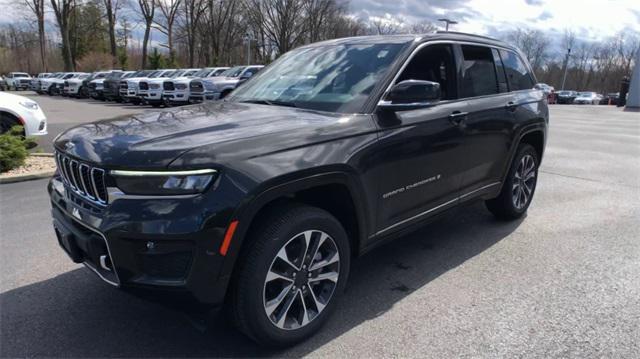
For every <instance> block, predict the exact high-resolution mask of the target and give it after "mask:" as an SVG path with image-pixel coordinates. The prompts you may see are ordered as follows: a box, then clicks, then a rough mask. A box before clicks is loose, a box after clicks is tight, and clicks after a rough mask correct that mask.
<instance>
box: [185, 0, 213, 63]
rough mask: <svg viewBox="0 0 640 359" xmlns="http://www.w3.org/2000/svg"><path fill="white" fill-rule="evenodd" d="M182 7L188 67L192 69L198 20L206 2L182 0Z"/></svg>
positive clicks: (205, 6)
mask: <svg viewBox="0 0 640 359" xmlns="http://www.w3.org/2000/svg"><path fill="white" fill-rule="evenodd" d="M183 5H184V6H183V13H184V24H183V31H184V33H185V37H186V40H187V51H188V61H189V67H193V66H194V63H195V53H196V39H197V36H198V31H199V26H200V19H201V18H202V15H203V14H204V13H205V11H206V9H207V1H206V0H184V2H183Z"/></svg>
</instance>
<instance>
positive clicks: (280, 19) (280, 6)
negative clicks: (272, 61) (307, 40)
mask: <svg viewBox="0 0 640 359" xmlns="http://www.w3.org/2000/svg"><path fill="white" fill-rule="evenodd" d="M261 1H262V0H251V2H252V3H251V4H250V6H255V7H259V4H258V3H259V2H261ZM262 5H263V6H262V11H263V14H264V16H263V18H262V20H263V22H262V26H263V27H264V31H265V33H266V35H267V37H268V39H269V40H270V41H273V43H274V44H275V46H276V48H277V51H278V54H284V53H285V52H287V51H289V50H291V49H293V48H294V47H295V46H296V45H297V44H300V43H301V40H302V38H303V36H304V34H305V29H306V21H305V20H306V19H305V1H304V0H272V1H266V2H264V3H263V4H262Z"/></svg>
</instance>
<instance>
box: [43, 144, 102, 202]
mask: <svg viewBox="0 0 640 359" xmlns="http://www.w3.org/2000/svg"><path fill="white" fill-rule="evenodd" d="M56 164H57V165H58V172H60V174H61V175H62V178H63V179H64V181H65V183H67V184H68V185H69V187H71V189H73V190H74V191H75V192H76V193H78V194H79V195H81V196H82V197H85V198H87V199H89V200H91V201H94V202H98V203H100V204H107V200H108V198H107V187H106V183H105V171H104V170H103V169H101V168H97V167H92V166H89V165H88V164H86V163H82V162H78V161H76V160H74V159H71V158H69V157H67V156H65V155H63V154H60V153H56Z"/></svg>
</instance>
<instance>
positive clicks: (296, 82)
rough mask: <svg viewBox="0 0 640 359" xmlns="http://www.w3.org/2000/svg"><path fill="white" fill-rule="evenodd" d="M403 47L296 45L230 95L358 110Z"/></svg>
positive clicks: (269, 101)
mask: <svg viewBox="0 0 640 359" xmlns="http://www.w3.org/2000/svg"><path fill="white" fill-rule="evenodd" d="M405 46H406V43H401V44H398V43H375V44H360V43H359V44H339V45H324V46H312V47H303V48H298V49H296V50H293V51H290V52H288V53H287V54H285V55H283V56H281V57H280V58H279V59H278V60H277V61H276V62H274V63H273V64H271V65H270V66H268V67H266V68H264V69H263V70H261V71H260V72H259V73H258V75H257V76H256V77H254V78H253V80H251V81H248V82H247V83H246V84H245V85H243V86H242V87H239V88H238V89H236V90H235V91H234V93H233V94H232V95H231V96H232V97H231V100H234V101H254V102H255V101H260V102H265V101H266V102H267V103H277V102H281V103H285V102H286V103H287V105H289V106H296V107H301V108H306V109H315V110H321V111H331V112H341V113H352V112H357V111H360V110H361V109H362V106H363V105H364V104H365V102H367V100H368V99H369V94H370V93H371V91H372V90H373V89H374V87H376V86H377V85H379V82H380V80H381V79H382V78H384V76H385V75H386V74H387V73H388V71H389V67H390V65H391V64H392V63H393V61H394V60H395V59H396V57H397V55H398V53H399V52H400V51H401V50H402V49H403V48H404V47H405Z"/></svg>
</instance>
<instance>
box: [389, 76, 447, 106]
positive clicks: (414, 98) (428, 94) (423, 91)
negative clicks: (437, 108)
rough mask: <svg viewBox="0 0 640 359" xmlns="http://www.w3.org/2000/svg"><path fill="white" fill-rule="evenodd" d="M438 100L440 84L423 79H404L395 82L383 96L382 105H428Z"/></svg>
mask: <svg viewBox="0 0 640 359" xmlns="http://www.w3.org/2000/svg"><path fill="white" fill-rule="evenodd" d="M438 101H440V84H439V83H437V82H432V81H423V80H404V81H401V82H399V83H397V84H395V85H394V86H393V87H392V88H391V91H389V93H388V94H387V96H386V97H385V98H384V105H389V106H391V107H395V106H394V105H399V106H403V105H404V106H418V107H419V106H428V105H431V104H433V103H434V102H438Z"/></svg>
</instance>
